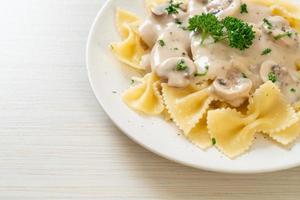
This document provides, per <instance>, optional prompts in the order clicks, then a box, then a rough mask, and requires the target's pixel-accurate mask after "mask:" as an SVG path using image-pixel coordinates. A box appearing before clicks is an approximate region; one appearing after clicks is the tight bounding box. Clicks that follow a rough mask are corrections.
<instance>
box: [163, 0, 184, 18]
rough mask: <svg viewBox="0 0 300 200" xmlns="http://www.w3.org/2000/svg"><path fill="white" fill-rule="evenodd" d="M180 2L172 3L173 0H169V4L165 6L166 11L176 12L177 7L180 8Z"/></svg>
mask: <svg viewBox="0 0 300 200" xmlns="http://www.w3.org/2000/svg"><path fill="white" fill-rule="evenodd" d="M181 4H182V2H179V3H174V0H170V1H169V6H168V7H167V8H166V11H167V13H168V14H169V15H171V14H178V13H179V12H178V9H180V6H181Z"/></svg>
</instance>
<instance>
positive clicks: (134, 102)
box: [123, 73, 164, 115]
mask: <svg viewBox="0 0 300 200" xmlns="http://www.w3.org/2000/svg"><path fill="white" fill-rule="evenodd" d="M159 88H160V80H159V78H158V77H157V76H156V75H155V74H154V73H149V74H147V75H146V76H145V77H144V78H143V79H142V82H141V83H139V84H138V85H136V86H134V87H132V88H129V89H128V90H126V91H125V92H124V94H123V100H124V102H125V103H126V104H127V105H128V106H129V107H131V108H133V109H135V110H137V111H140V112H143V113H145V114H149V115H158V114H160V113H161V112H163V110H164V105H163V101H162V96H161V94H160V92H159Z"/></svg>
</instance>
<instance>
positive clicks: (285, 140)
mask: <svg viewBox="0 0 300 200" xmlns="http://www.w3.org/2000/svg"><path fill="white" fill-rule="evenodd" d="M297 115H298V118H299V120H298V121H297V122H296V123H294V124H293V125H292V126H290V127H288V128H286V129H284V130H282V131H278V132H274V133H269V136H270V137H271V138H272V139H274V140H276V141H277V142H279V143H280V144H283V145H288V144H290V143H292V142H293V141H294V140H295V139H296V138H297V137H298V136H299V135H300V113H298V114H297Z"/></svg>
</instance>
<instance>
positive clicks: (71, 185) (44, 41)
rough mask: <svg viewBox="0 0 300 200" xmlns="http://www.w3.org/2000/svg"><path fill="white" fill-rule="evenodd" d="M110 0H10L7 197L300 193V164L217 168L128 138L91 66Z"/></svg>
mask: <svg viewBox="0 0 300 200" xmlns="http://www.w3.org/2000/svg"><path fill="white" fill-rule="evenodd" d="M103 3H104V0H0V200H11V199H13V200H15V199H20V200H27V199H28V200H34V199H101V200H102V199H109V200H110V199H120V200H121V199H122V200H123V199H139V200H140V199H172V200H177V199H178V200H186V199H197V200H202V199H203V200H204V199H205V200H223V199H224V200H227V199H228V200H248V199H249V200H250V199H251V200H252V199H257V200H268V199H270V200H271V199H272V200H276V199H278V200H279V199H280V200H285V199H290V200H296V199H299V198H300V168H296V169H291V170H288V171H282V172H277V173H270V174H259V175H229V174H219V173H210V172H205V171H201V170H196V169H192V168H188V167H184V166H181V165H179V164H175V163H173V162H170V161H168V160H165V159H163V158H160V157H158V156H156V155H154V154H152V153H150V152H148V151H147V150H145V149H143V148H142V147H140V146H139V145H137V144H135V143H133V142H131V141H130V140H129V139H128V138H127V137H126V136H124V135H123V134H122V133H121V132H120V131H119V130H118V129H117V128H116V127H115V126H114V125H113V124H112V122H111V121H110V120H109V119H108V118H107V116H106V115H105V114H104V112H103V110H102V109H101V108H100V106H99V105H98V103H97V101H96V99H95V98H94V95H93V93H92V91H91V89H90V86H89V83H88V79H87V74H86V69H85V44H86V39H87V35H88V31H89V28H90V26H91V23H92V21H93V19H94V17H95V16H96V13H97V12H98V10H99V9H100V7H101V5H102V4H103ZM299 156H300V155H299Z"/></svg>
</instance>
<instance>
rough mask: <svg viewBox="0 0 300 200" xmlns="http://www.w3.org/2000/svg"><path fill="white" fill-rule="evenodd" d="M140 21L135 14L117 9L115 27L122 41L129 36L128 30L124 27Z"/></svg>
mask: <svg viewBox="0 0 300 200" xmlns="http://www.w3.org/2000/svg"><path fill="white" fill-rule="evenodd" d="M140 21H141V20H140V18H139V17H138V16H136V15H135V14H133V13H131V12H128V11H126V10H123V9H120V8H118V9H117V13H116V26H117V30H118V32H119V34H120V36H121V38H122V39H125V38H127V37H128V36H129V30H128V28H127V26H126V25H128V24H132V23H133V24H134V23H140Z"/></svg>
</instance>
